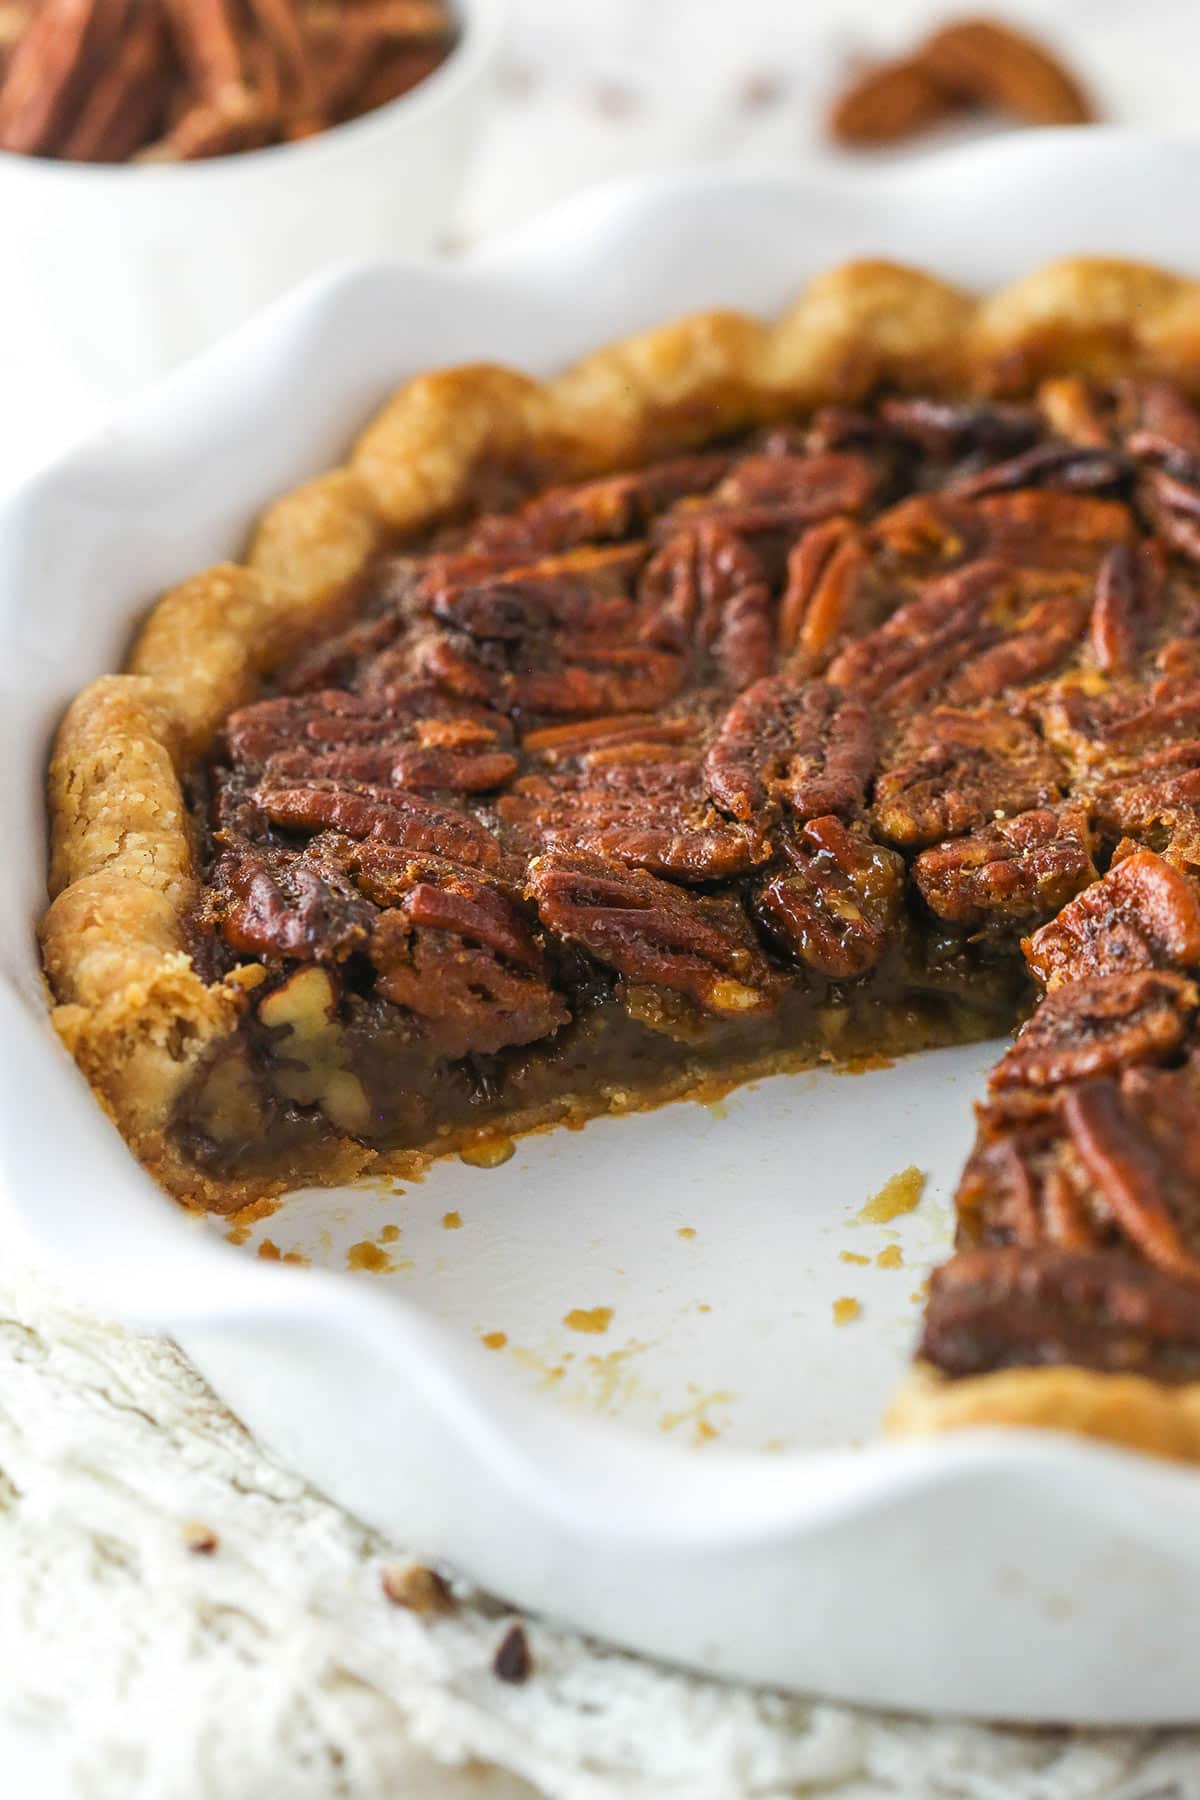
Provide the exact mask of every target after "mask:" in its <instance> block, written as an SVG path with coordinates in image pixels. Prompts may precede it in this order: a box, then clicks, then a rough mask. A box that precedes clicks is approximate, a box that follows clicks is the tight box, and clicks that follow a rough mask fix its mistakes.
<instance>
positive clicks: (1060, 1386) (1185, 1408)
mask: <svg viewBox="0 0 1200 1800" xmlns="http://www.w3.org/2000/svg"><path fill="white" fill-rule="evenodd" d="M884 1424H885V1427H886V1429H887V1430H888V1431H889V1432H892V1433H894V1434H895V1435H896V1436H898V1437H910V1436H927V1435H929V1434H930V1433H933V1432H938V1431H961V1430H964V1429H967V1428H969V1427H972V1426H975V1427H981V1426H989V1425H991V1426H998V1425H1005V1426H1016V1427H1024V1428H1026V1429H1028V1430H1034V1431H1044V1430H1050V1431H1069V1432H1073V1433H1075V1434H1076V1435H1077V1436H1080V1437H1087V1438H1099V1439H1101V1440H1102V1441H1103V1442H1105V1443H1110V1444H1120V1445H1123V1446H1124V1447H1125V1448H1126V1449H1129V1450H1143V1451H1145V1452H1147V1453H1148V1454H1149V1455H1151V1456H1167V1457H1172V1458H1174V1459H1175V1460H1177V1461H1180V1462H1200V1383H1198V1382H1187V1383H1185V1384H1183V1385H1181V1386H1170V1385H1168V1383H1166V1382H1162V1381H1151V1380H1148V1379H1146V1378H1145V1377H1144V1376H1141V1375H1106V1374H1100V1373H1097V1372H1096V1371H1095V1370H1092V1369H1080V1368H1075V1367H1073V1366H1069V1365H1064V1366H1055V1367H1053V1368H1043V1369H1000V1370H997V1371H996V1373H994V1374H991V1375H970V1376H963V1377H959V1378H957V1379H955V1380H949V1379H948V1378H947V1377H946V1376H944V1375H941V1374H939V1373H938V1371H937V1370H936V1369H933V1368H931V1367H930V1366H929V1365H928V1364H919V1365H918V1366H917V1367H916V1368H915V1369H913V1370H912V1372H911V1373H910V1374H909V1376H908V1378H907V1380H906V1381H905V1383H904V1386H903V1387H902V1388H901V1390H900V1392H899V1394H898V1395H897V1396H896V1398H895V1400H894V1401H893V1402H892V1404H891V1407H890V1408H889V1410H888V1413H887V1416H886V1418H885V1421H884Z"/></svg>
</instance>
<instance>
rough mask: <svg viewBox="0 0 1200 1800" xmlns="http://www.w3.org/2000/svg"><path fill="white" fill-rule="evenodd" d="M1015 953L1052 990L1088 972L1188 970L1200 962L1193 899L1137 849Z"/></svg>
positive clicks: (1178, 878)
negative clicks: (1022, 954)
mask: <svg viewBox="0 0 1200 1800" xmlns="http://www.w3.org/2000/svg"><path fill="white" fill-rule="evenodd" d="M1022 948H1023V950H1024V952H1025V959H1026V961H1027V962H1028V964H1029V967H1030V968H1031V969H1032V971H1033V973H1034V974H1035V975H1036V976H1037V978H1038V980H1039V981H1040V982H1042V984H1043V986H1045V987H1046V988H1048V989H1051V990H1053V989H1055V988H1057V987H1060V986H1062V985H1063V984H1064V983H1069V982H1075V981H1079V980H1081V979H1084V978H1086V977H1090V976H1094V975H1116V974H1121V973H1124V972H1126V971H1132V970H1138V969H1162V968H1167V969H1170V968H1175V969H1189V968H1193V967H1194V966H1195V965H1196V964H1197V963H1198V962H1200V897H1198V895H1197V889H1196V887H1195V885H1194V883H1193V882H1191V881H1190V880H1189V879H1188V877H1187V876H1186V875H1183V874H1181V873H1180V871H1179V870H1178V869H1175V868H1172V867H1171V865H1170V864H1169V863H1168V862H1167V861H1165V859H1164V858H1163V857H1161V856H1158V855H1156V854H1155V852H1154V851H1152V850H1139V851H1137V852H1135V854H1134V855H1132V856H1128V857H1126V858H1124V860H1123V861H1121V862H1119V863H1117V864H1116V865H1115V866H1114V867H1113V868H1111V869H1110V870H1109V872H1108V874H1107V875H1105V876H1104V878H1103V880H1101V881H1096V882H1093V883H1092V885H1091V886H1090V887H1086V888H1084V890H1083V892H1082V893H1079V894H1077V895H1076V896H1075V898H1074V899H1073V900H1069V901H1068V902H1067V904H1066V905H1065V906H1064V907H1063V909H1062V911H1061V912H1060V913H1059V914H1058V916H1057V918H1054V919H1051V920H1050V921H1049V923H1048V924H1046V925H1043V926H1042V927H1041V928H1040V929H1039V930H1038V931H1035V932H1034V934H1033V936H1032V937H1030V938H1027V939H1026V940H1025V941H1024V943H1023V945H1022Z"/></svg>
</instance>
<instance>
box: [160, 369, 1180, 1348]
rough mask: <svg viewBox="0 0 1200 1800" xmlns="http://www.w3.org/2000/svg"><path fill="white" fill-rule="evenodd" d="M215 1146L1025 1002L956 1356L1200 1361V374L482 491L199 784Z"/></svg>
mask: <svg viewBox="0 0 1200 1800" xmlns="http://www.w3.org/2000/svg"><path fill="white" fill-rule="evenodd" d="M190 798H191V805H192V808H193V812H194V818H195V824H196V830H197V835H198V839H199V841H200V842H201V844H202V846H203V867H204V875H205V885H204V891H203V896H202V900H201V903H200V904H199V906H198V908H197V909H196V912H195V915H194V917H193V919H192V923H191V928H192V939H193V951H194V956H195V960H196V962H197V965H198V966H199V967H200V969H201V970H202V971H203V972H204V973H205V974H206V975H207V976H209V977H211V978H213V979H216V978H217V977H219V976H222V975H226V974H228V973H230V972H231V971H233V970H234V969H237V970H238V971H239V974H238V980H239V981H240V982H241V983H242V985H243V989H244V993H245V1006H244V1010H243V1014H242V1020H241V1024H240V1027H239V1030H238V1032H237V1034H236V1035H235V1036H234V1037H233V1038H232V1039H229V1040H227V1041H226V1042H225V1043H223V1044H222V1045H221V1046H220V1047H219V1048H218V1049H217V1050H216V1051H215V1052H214V1053H213V1054H212V1056H211V1058H210V1060H209V1061H208V1062H207V1064H205V1065H204V1066H203V1067H202V1068H201V1069H200V1071H199V1073H198V1074H197V1076H196V1077H195V1079H194V1081H193V1082H192V1085H191V1087H190V1089H189V1090H188V1092H187V1093H186V1095H185V1097H184V1099H183V1101H182V1102H181V1104H180V1106H179V1108H178V1110H177V1113H176V1117H175V1121H174V1133H175V1138H176V1142H177V1144H178V1145H179V1146H180V1147H181V1148H182V1149H184V1150H185V1151H186V1153H187V1155H188V1156H189V1157H190V1158H191V1159H192V1160H193V1161H194V1162H195V1163H196V1164H198V1165H199V1166H200V1167H202V1168H203V1169H205V1170H208V1171H210V1172H212V1173H214V1174H230V1173H236V1174H242V1175H244V1174H247V1173H251V1172H255V1171H262V1172H264V1173H269V1174H272V1175H274V1176H279V1175H295V1176H302V1175H303V1173H304V1172H305V1170H307V1169H310V1168H313V1167H316V1166H319V1161H320V1155H321V1151H322V1147H323V1146H326V1145H328V1144H330V1143H334V1142H337V1141H344V1140H345V1139H346V1138H350V1139H354V1140H358V1141H359V1142H361V1143H362V1144H365V1145H367V1146H370V1147H371V1148H374V1149H378V1150H381V1151H386V1152H396V1151H401V1150H420V1151H429V1150H438V1149H448V1148H452V1147H461V1146H462V1145H463V1144H465V1143H468V1142H470V1141H472V1140H475V1139H478V1138H479V1137H480V1136H482V1135H485V1134H487V1133H489V1132H490V1133H502V1132H507V1131H512V1130H517V1129H526V1128H528V1127H530V1126H533V1125H537V1124H542V1123H547V1122H550V1121H553V1120H567V1121H578V1120H581V1119H584V1118H586V1117H589V1116H592V1115H594V1114H596V1113H599V1112H603V1111H621V1110H625V1109H627V1108H630V1107H633V1106H639V1105H649V1104H652V1103H654V1102H657V1101H660V1100H664V1099H670V1098H673V1097H677V1096H680V1095H683V1094H687V1093H696V1092H697V1091H703V1090H704V1089H705V1087H712V1086H713V1085H715V1084H722V1083H723V1084H729V1083H731V1082H733V1081H736V1080H739V1079H744V1078H745V1077H747V1076H749V1075H752V1074H755V1073H761V1072H763V1071H765V1070H769V1069H777V1068H785V1067H799V1066H803V1065H804V1064H806V1063H812V1062H814V1061H817V1060H835V1061H841V1062H848V1061H852V1060H853V1059H855V1058H859V1057H863V1056H868V1055H871V1054H876V1055H879V1054H884V1055H893V1054H897V1053H900V1052H904V1051H908V1050H913V1049H918V1048H922V1047H926V1046H929V1045H934V1044H947V1043H959V1042H963V1041H966V1040H968V1039H971V1038H977V1037H981V1036H984V1035H987V1034H990V1033H993V1032H996V1031H998V1030H1008V1029H1011V1028H1012V1027H1013V1026H1014V1025H1016V1024H1017V1023H1018V1022H1019V1021H1020V1020H1021V1019H1023V1018H1025V1017H1027V1016H1029V1023H1028V1024H1027V1025H1026V1026H1025V1027H1024V1029H1023V1030H1022V1031H1021V1032H1020V1034H1019V1035H1018V1036H1017V1038H1016V1040H1015V1042H1014V1044H1013V1047H1012V1048H1011V1050H1010V1051H1009V1052H1008V1053H1007V1054H1006V1056H1005V1057H1004V1058H1003V1059H1002V1061H1001V1062H1000V1064H999V1065H998V1067H997V1068H996V1069H995V1071H994V1072H993V1076H992V1080H991V1087H990V1094H989V1098H988V1100H987V1101H986V1103H985V1104H984V1105H983V1106H982V1107H981V1109H980V1117H979V1134H978V1138H977V1142H976V1146H975V1149H974V1151H973V1153H972V1155H971V1158H970V1161H969V1162H968V1165H967V1168H966V1170H965V1172H964V1176H963V1180H962V1184H961V1187H960V1190H959V1196H958V1211H959V1248H958V1253H957V1254H956V1255H955V1257H954V1258H953V1259H952V1260H951V1262H950V1263H949V1264H948V1265H947V1266H946V1267H945V1268H944V1269H943V1270H941V1271H940V1272H939V1273H938V1275H937V1276H935V1278H934V1281H933V1284H932V1290H931V1298H930V1304H929V1308H928V1312H927V1317H926V1323H925V1329H924V1338H923V1346H922V1348H923V1354H924V1356H925V1357H926V1358H927V1360H928V1361H929V1362H930V1363H932V1364H933V1365H934V1366H935V1367H936V1368H937V1369H939V1370H941V1371H942V1372H943V1373H944V1374H946V1375H948V1376H958V1375H969V1374H978V1373H982V1372H986V1371H989V1370H994V1369H999V1368H1007V1367H1013V1366H1028V1365H1032V1364H1046V1363H1061V1362H1069V1363H1075V1364H1081V1365H1084V1366H1088V1367H1092V1368H1097V1369H1103V1370H1114V1371H1116V1370H1120V1371H1128V1372H1135V1373H1144V1374H1151V1375H1153V1376H1155V1377H1157V1378H1159V1379H1165V1380H1172V1379H1181V1380H1182V1379H1188V1380H1194V1379H1196V1378H1197V1377H1198V1375H1200V1286H1198V1284H1200V1129H1197V1127H1198V1126H1200V1055H1198V1054H1197V1037H1196V1017H1197V998H1198V997H1197V990H1196V988H1195V987H1194V986H1193V984H1192V981H1191V980H1190V979H1189V976H1188V971H1189V970H1193V969H1194V968H1195V966H1196V965H1197V964H1198V963H1200V894H1198V891H1197V888H1196V885H1195V878H1196V875H1197V871H1198V870H1200V416H1198V415H1197V413H1196V412H1195V411H1194V410H1193V408H1192V406H1191V405H1190V403H1189V402H1188V401H1187V400H1186V399H1185V398H1184V397H1183V395H1182V394H1181V393H1180V392H1178V391H1177V390H1175V389H1174V388H1172V387H1170V386H1168V385H1167V384H1165V383H1158V382H1140V383H1134V382H1123V383H1116V384H1113V385H1112V386H1109V387H1101V386H1097V385H1087V384H1085V383H1083V382H1081V381H1078V380H1058V381H1054V382H1050V383H1047V384H1045V385H1044V386H1043V388H1042V389H1041V390H1040V391H1039V392H1038V394H1037V395H1036V396H1035V398H1034V400H1033V401H1031V402H1030V403H1029V404H1027V405H1000V404H995V405H990V404H983V403H961V404H959V403H947V402H944V401H940V400H932V399H923V398H911V397H900V396H892V397H887V396H884V397H882V398H880V400H879V401H878V402H877V404H875V405H874V406H873V407H871V408H870V409H868V410H864V411H855V412H850V411H846V410H838V409H831V410H825V411H822V412H818V413H816V414H815V415H813V416H812V417H811V418H809V419H807V420H803V421H798V422H795V423H791V424H785V425H782V426H777V427H774V428H772V429H770V430H767V431H763V432H760V433H758V434H755V435H753V436H748V437H745V438H742V439H740V440H738V441H736V442H727V443H721V444H718V445H716V446H714V447H713V448H711V449H710V450H708V451H706V452H704V453H703V454H697V455H692V456H688V457H682V458H677V459H674V460H672V461H667V462H660V463H657V464H654V465H651V466H649V467H645V468H640V469H637V470H634V471H632V472H629V473H625V474H620V475H616V476H611V477H606V478H603V479H598V480H591V481H586V482H580V483H576V484H574V485H571V486H563V487H554V488H549V489H543V490H541V491H535V492H533V493H532V495H530V494H529V493H528V492H526V494H525V495H524V496H523V497H521V498H519V499H516V500H512V501H511V503H510V504H509V505H508V506H507V508H506V509H505V510H499V511H496V510H491V511H489V510H485V508H484V507H483V506H480V507H479V508H477V509H476V510H475V511H474V513H473V515H472V516H471V517H470V518H469V519H468V520H467V522H465V523H459V524H457V525H455V526H454V527H452V528H447V529H446V530H445V531H443V532H442V533H441V534H440V535H439V536H438V537H437V538H435V539H434V540H433V541H431V542H429V543H428V544H425V545H423V546H421V547H419V548H417V549H412V548H405V549H404V550H403V551H400V550H396V549H392V550H390V551H389V552H388V554H386V555H385V556H382V557H380V558H378V559H377V560H376V562H375V563H374V564H373V566H372V567H371V569H370V571H369V572H368V575H367V576H366V578H365V579H364V580H363V582H362V584H361V591H360V592H359V593H358V595H357V597H356V609H355V611H354V615H353V617H352V618H351V619H350V622H349V623H346V620H345V617H343V618H342V620H341V622H340V623H339V626H338V628H337V629H336V631H334V632H332V633H331V634H330V635H328V636H327V637H326V638H324V639H323V640H322V641H319V642H315V643H309V644H308V645H307V646H306V647H305V648H304V650H303V652H302V653H300V654H299V655H297V656H296V657H295V658H294V659H293V660H292V661H291V662H290V664H288V665H287V666H285V667H283V668H280V669H277V670H276V671H275V673H274V676H273V678H272V681H271V684H270V686H269V688H268V689H267V690H266V691H265V693H264V697H263V698H261V699H259V700H258V701H256V702H255V703H254V704H252V705H249V706H246V707H244V708H243V709H242V710H240V711H238V712H236V713H234V714H233V715H232V716H231V717H230V718H229V719H228V720H227V722H226V725H225V728H224V731H223V732H222V734H221V736H220V738H219V740H218V742H217V743H216V745H215V746H214V749H213V752H212V754H211V756H210V758H209V759H208V761H207V762H206V764H205V766H204V767H203V768H202V769H201V770H199V771H198V772H197V774H196V776H195V779H194V783H193V791H192V794H191V797H190Z"/></svg>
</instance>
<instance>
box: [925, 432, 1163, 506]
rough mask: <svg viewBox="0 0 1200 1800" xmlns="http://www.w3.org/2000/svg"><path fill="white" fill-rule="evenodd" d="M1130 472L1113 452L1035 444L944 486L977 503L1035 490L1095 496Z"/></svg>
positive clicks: (953, 493) (1119, 481) (1062, 445)
mask: <svg viewBox="0 0 1200 1800" xmlns="http://www.w3.org/2000/svg"><path fill="white" fill-rule="evenodd" d="M1129 472H1130V469H1129V464H1128V463H1127V462H1126V460H1125V458H1124V457H1122V456H1121V455H1120V453H1119V452H1118V451H1115V450H1103V449H1089V448H1087V447H1086V446H1084V445H1082V444H1072V443H1065V444H1054V443H1049V444H1034V445H1033V446H1032V447H1031V448H1030V449H1028V450H1022V451H1021V452H1020V454H1019V455H1017V456H1013V457H1009V458H1008V459H1007V460H1006V461H1004V462H998V463H990V464H988V465H987V466H986V467H985V468H982V469H974V470H972V471H971V472H970V473H969V474H966V475H960V476H957V477H956V478H955V479H954V480H953V481H951V482H949V483H948V484H947V487H946V492H947V493H948V494H950V495H953V496H956V497H957V498H959V499H961V500H979V499H981V498H982V497H983V495H985V494H1000V493H1005V492H1007V491H1009V490H1010V489H1013V488H1035V487H1053V488H1059V489H1061V490H1062V491H1063V492H1065V493H1068V494H1094V493H1098V492H1102V491H1103V490H1104V489H1105V488H1112V487H1116V486H1118V485H1119V484H1120V483H1121V482H1122V481H1124V480H1125V479H1126V477H1127V476H1128V475H1129Z"/></svg>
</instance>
